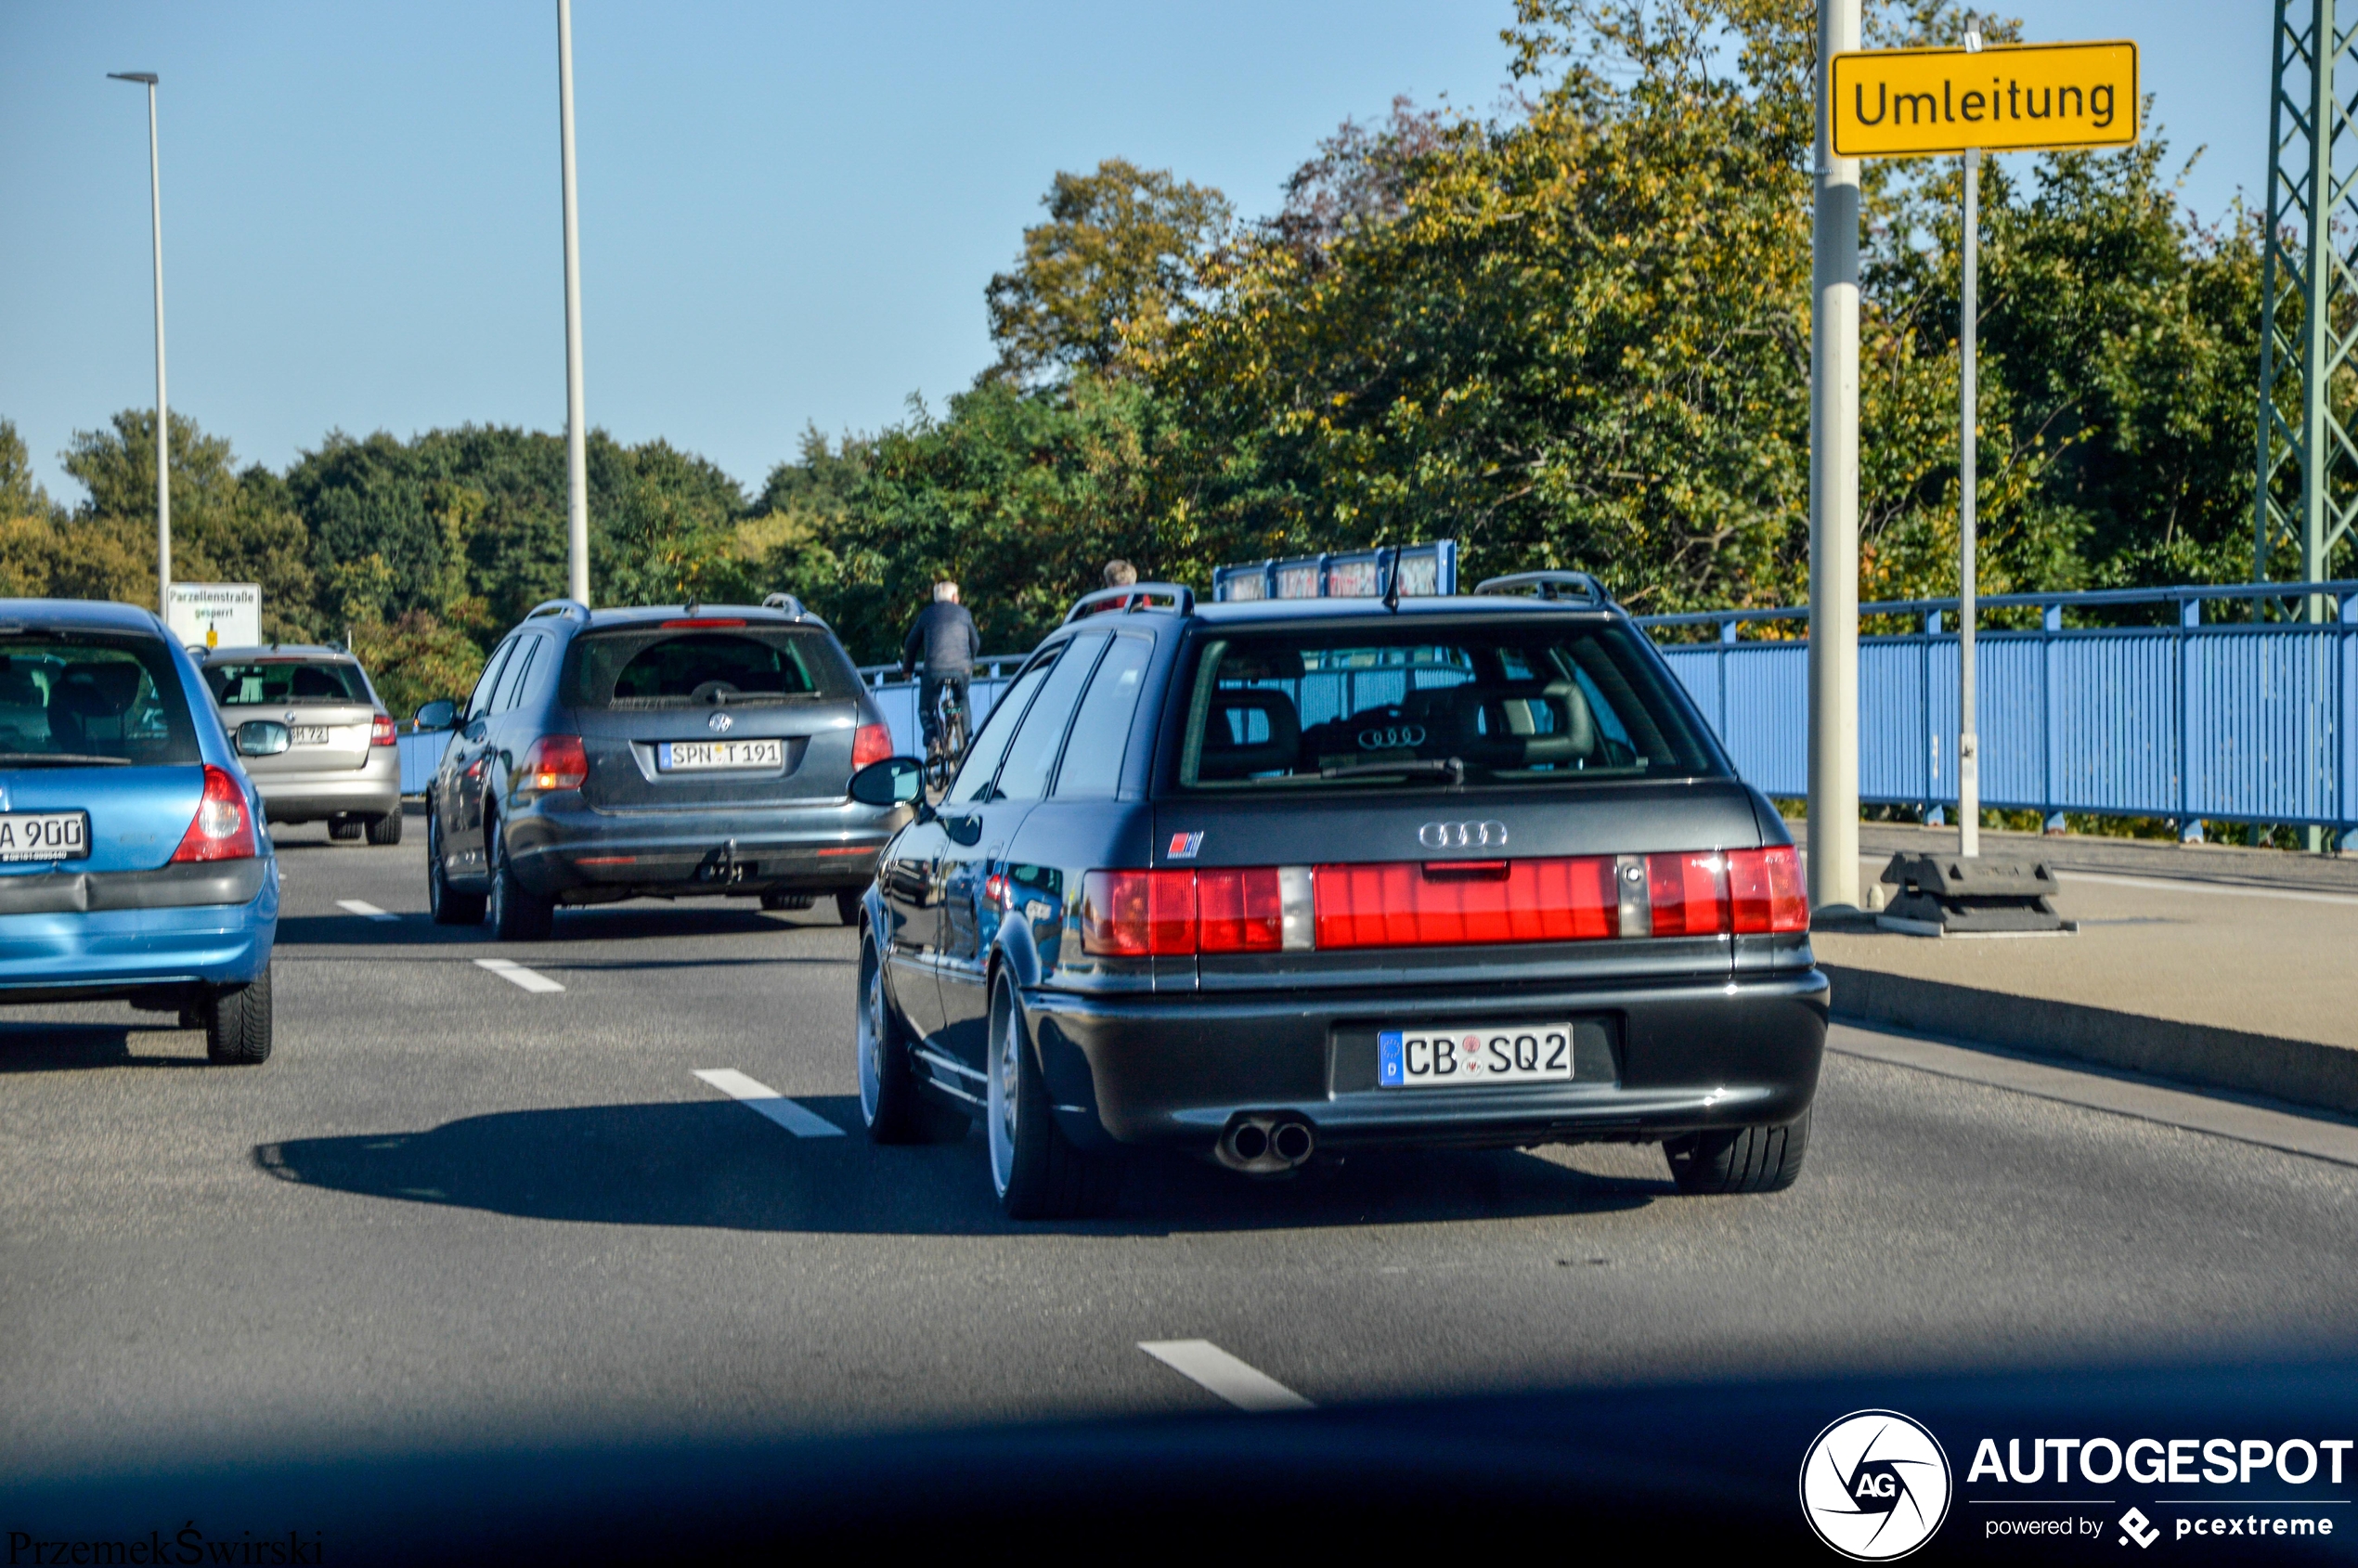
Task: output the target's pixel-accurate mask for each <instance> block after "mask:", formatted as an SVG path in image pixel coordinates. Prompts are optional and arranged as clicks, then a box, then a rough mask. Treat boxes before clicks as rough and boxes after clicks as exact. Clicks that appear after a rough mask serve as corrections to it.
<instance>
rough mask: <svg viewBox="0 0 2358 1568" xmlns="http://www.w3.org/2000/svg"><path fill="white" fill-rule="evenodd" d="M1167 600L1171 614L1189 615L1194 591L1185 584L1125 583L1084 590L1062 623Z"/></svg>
mask: <svg viewBox="0 0 2358 1568" xmlns="http://www.w3.org/2000/svg"><path fill="white" fill-rule="evenodd" d="M1156 599H1168V600H1170V601H1171V611H1172V613H1173V615H1180V616H1192V615H1194V614H1195V613H1196V590H1194V589H1192V588H1189V587H1187V586H1186V585H1185V584H1184V583H1127V584H1124V585H1123V586H1122V587H1121V588H1101V589H1099V590H1097V591H1096V592H1095V593H1084V594H1082V596H1081V597H1080V598H1078V599H1076V600H1074V601H1073V602H1072V608H1071V609H1069V610H1068V611H1066V612H1065V618H1064V624H1065V625H1067V626H1070V625H1071V624H1072V623H1073V622H1075V621H1077V620H1079V619H1081V617H1082V616H1095V615H1100V614H1104V613H1106V612H1108V611H1123V612H1126V613H1128V614H1131V615H1135V614H1137V613H1138V612H1139V611H1141V610H1151V609H1154V608H1156V605H1155V604H1154V603H1152V601H1154V600H1156Z"/></svg>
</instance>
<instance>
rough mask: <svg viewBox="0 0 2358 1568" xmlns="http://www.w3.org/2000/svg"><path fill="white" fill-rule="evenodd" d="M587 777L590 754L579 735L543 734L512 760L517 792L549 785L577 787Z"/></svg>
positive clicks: (535, 792) (540, 790)
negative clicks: (519, 756) (517, 757)
mask: <svg viewBox="0 0 2358 1568" xmlns="http://www.w3.org/2000/svg"><path fill="white" fill-rule="evenodd" d="M588 778H589V756H588V754H586V753H585V752H584V751H583V750H582V749H581V737H580V736H579V735H543V736H541V737H540V738H539V739H538V740H537V741H535V742H533V743H532V744H531V745H528V746H526V747H525V748H524V757H523V759H522V760H520V761H519V762H518V763H517V764H516V771H515V788H516V793H517V794H518V795H538V794H542V793H544V792H546V791H549V790H552V789H579V788H580V787H581V785H582V782H583V781H584V780H586V779H588Z"/></svg>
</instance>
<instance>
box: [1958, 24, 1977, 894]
mask: <svg viewBox="0 0 2358 1568" xmlns="http://www.w3.org/2000/svg"><path fill="white" fill-rule="evenodd" d="M1980 48H1981V32H1980V29H1979V28H1978V27H1976V25H1975V22H1974V16H1973V13H1972V12H1970V11H1968V12H1966V13H1965V51H1966V53H1968V54H1973V53H1977V52H1978V51H1979V50H1980ZM1960 250H1961V256H1960V263H1961V265H1960V267H1959V271H1960V273H1961V274H1962V277H1961V279H1960V280H1959V288H1958V310H1957V524H1958V527H1957V533H1958V540H1957V852H1958V853H1959V854H1960V855H1963V856H1964V857H1965V858H1966V859H1968V860H1971V859H1973V858H1974V857H1976V856H1977V855H1979V854H1980V853H1981V737H1980V735H1979V734H1977V733H1976V729H1977V725H1976V719H1977V718H1978V715H1977V712H1976V705H1975V702H1974V677H1975V675H1976V673H1977V672H1976V669H1975V667H1974V624H1975V621H1976V618H1977V616H1976V611H1975V607H1974V590H1975V587H1976V582H1975V578H1976V567H1978V565H1979V564H1980V561H1979V554H1980V551H1979V550H1978V548H1977V546H1976V530H1975V523H1976V517H1975V512H1976V503H1977V502H1978V501H1979V500H1980V496H1979V494H1978V491H1979V486H1980V483H1981V481H1980V477H1979V473H1978V472H1977V465H1976V459H1977V458H1978V457H1979V456H1980V453H1979V451H1978V450H1977V448H1978V447H1980V444H1981V441H1980V435H1981V420H1980V411H1981V398H1980V389H1979V382H1978V375H1979V369H1978V365H1977V363H1976V358H1977V355H1976V351H1977V349H1978V347H1979V345H1980V342H1981V149H1979V148H1968V149H1965V213H1964V238H1963V244H1962V246H1961V247H1960Z"/></svg>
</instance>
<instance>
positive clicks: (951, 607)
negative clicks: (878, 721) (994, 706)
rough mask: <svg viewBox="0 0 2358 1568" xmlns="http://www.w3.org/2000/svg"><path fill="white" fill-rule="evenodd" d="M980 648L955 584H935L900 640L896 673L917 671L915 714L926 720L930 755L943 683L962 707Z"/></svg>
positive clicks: (963, 709)
mask: <svg viewBox="0 0 2358 1568" xmlns="http://www.w3.org/2000/svg"><path fill="white" fill-rule="evenodd" d="M981 652H982V638H981V636H980V635H979V634H978V633H977V632H976V630H975V618H974V617H973V616H970V615H968V614H966V607H965V605H963V604H961V603H958V585H957V584H956V583H953V582H938V583H936V584H934V585H933V603H930V604H928V605H926V607H925V608H924V609H923V610H921V611H919V612H918V614H917V618H916V620H915V622H914V623H913V624H912V625H911V626H910V628H909V635H908V636H907V637H906V638H905V639H903V640H902V641H901V644H900V673H901V674H902V675H903V676H906V675H907V674H908V673H909V672H910V670H911V668H912V667H914V668H915V670H916V672H917V676H918V682H917V717H918V721H919V722H920V723H922V724H923V725H924V726H925V736H926V757H927V758H928V759H930V758H932V757H933V755H934V753H935V750H936V748H937V746H938V745H939V743H940V739H941V736H940V729H941V717H940V707H941V693H942V689H943V688H944V687H947V688H949V689H950V690H951V691H952V692H954V693H957V697H958V710H959V711H960V712H961V713H964V712H966V711H967V707H966V689H967V683H968V682H969V681H971V680H973V679H974V673H975V655H976V654H979V653H981Z"/></svg>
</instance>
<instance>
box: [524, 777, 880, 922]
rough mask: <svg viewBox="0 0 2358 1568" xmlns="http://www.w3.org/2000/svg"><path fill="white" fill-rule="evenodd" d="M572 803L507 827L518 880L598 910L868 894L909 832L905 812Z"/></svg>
mask: <svg viewBox="0 0 2358 1568" xmlns="http://www.w3.org/2000/svg"><path fill="white" fill-rule="evenodd" d="M579 802H580V797H579V796H578V795H573V794H567V795H564V796H560V797H555V798H554V799H552V800H551V801H547V802H543V803H541V804H539V805H537V806H535V807H533V808H531V809H529V810H523V811H518V812H516V813H515V814H514V815H513V817H512V818H511V819H510V820H509V822H508V823H507V825H506V829H505V831H506V833H507V837H508V857H509V860H510V862H511V863H512V864H513V865H514V867H515V870H516V879H517V880H518V881H520V882H522V883H523V884H524V885H525V887H526V888H531V889H532V890H533V891H534V892H536V893H538V894H541V895H542V896H544V897H552V898H556V899H559V900H562V901H567V902H585V903H586V902H596V901H602V900H607V899H622V898H635V897H641V896H645V895H669V896H674V897H677V896H680V895H682V894H686V895H710V894H728V893H739V894H753V893H760V892H768V891H771V890H772V889H776V890H780V891H784V892H828V891H836V890H840V889H844V888H862V887H865V886H866V885H867V884H868V883H869V882H871V881H872V880H874V879H875V874H876V857H877V855H878V854H879V853H881V852H882V850H883V849H884V847H885V844H886V842H887V840H889V839H890V838H891V837H892V836H893V834H894V833H896V832H898V831H899V830H900V824H901V823H902V822H903V821H904V820H905V818H906V812H905V811H904V810H901V809H900V808H893V807H887V808H882V809H879V808H877V807H873V806H862V805H860V804H858V803H857V802H854V801H849V800H842V801H829V802H826V803H824V804H823V805H817V806H795V807H764V808H758V809H747V808H732V809H730V810H715V811H598V810H591V809H589V807H587V806H583V805H581V804H580V803H579Z"/></svg>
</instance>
